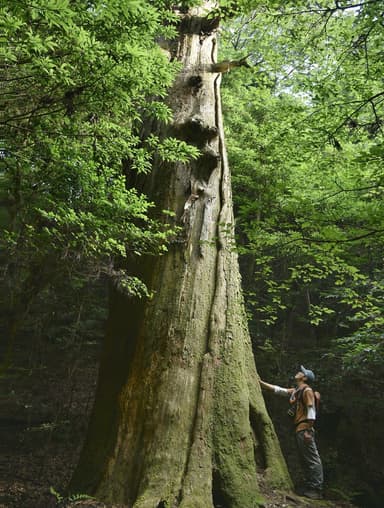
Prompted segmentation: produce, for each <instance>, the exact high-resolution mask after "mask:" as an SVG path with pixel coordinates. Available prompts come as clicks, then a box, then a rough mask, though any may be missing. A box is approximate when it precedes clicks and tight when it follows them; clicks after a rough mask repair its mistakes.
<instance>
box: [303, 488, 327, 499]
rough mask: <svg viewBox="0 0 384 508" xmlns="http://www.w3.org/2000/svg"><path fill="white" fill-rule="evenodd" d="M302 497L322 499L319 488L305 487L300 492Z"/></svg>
mask: <svg viewBox="0 0 384 508" xmlns="http://www.w3.org/2000/svg"><path fill="white" fill-rule="evenodd" d="M301 495H302V496H304V497H309V499H323V494H322V492H320V490H315V489H306V490H304V491H303V493H302V494H301Z"/></svg>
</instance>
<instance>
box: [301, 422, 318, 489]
mask: <svg viewBox="0 0 384 508" xmlns="http://www.w3.org/2000/svg"><path fill="white" fill-rule="evenodd" d="M304 432H306V431H305V430H300V431H299V432H296V442H297V448H298V451H299V457H300V461H301V466H302V468H303V473H304V481H305V486H306V487H308V488H310V489H316V490H321V489H322V488H323V465H322V463H321V459H320V455H319V452H318V451H317V446H316V442H315V431H314V429H311V430H307V432H309V433H311V434H312V439H311V440H310V441H305V440H304Z"/></svg>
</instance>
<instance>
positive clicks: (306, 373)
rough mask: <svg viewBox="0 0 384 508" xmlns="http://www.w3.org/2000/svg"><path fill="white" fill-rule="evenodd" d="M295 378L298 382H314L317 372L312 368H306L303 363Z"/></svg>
mask: <svg viewBox="0 0 384 508" xmlns="http://www.w3.org/2000/svg"><path fill="white" fill-rule="evenodd" d="M295 379H296V381H297V382H298V383H313V382H314V380H315V374H314V373H313V371H312V370H309V369H306V368H305V367H303V366H302V365H301V366H300V370H299V372H298V373H297V374H296V376H295Z"/></svg>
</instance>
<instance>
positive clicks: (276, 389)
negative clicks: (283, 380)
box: [259, 379, 294, 397]
mask: <svg viewBox="0 0 384 508" xmlns="http://www.w3.org/2000/svg"><path fill="white" fill-rule="evenodd" d="M259 382H260V386H261V387H262V388H264V389H265V390H269V391H271V392H274V393H276V394H277V395H282V396H283V397H284V396H285V397H289V395H291V393H292V392H293V391H294V388H282V387H281V386H277V385H271V384H270V383H266V382H265V381H262V380H261V379H259Z"/></svg>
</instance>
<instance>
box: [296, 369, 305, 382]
mask: <svg viewBox="0 0 384 508" xmlns="http://www.w3.org/2000/svg"><path fill="white" fill-rule="evenodd" d="M295 379H296V381H304V380H305V379H306V377H305V376H304V374H303V373H302V372H301V371H300V370H299V372H298V373H297V374H296V375H295Z"/></svg>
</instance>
